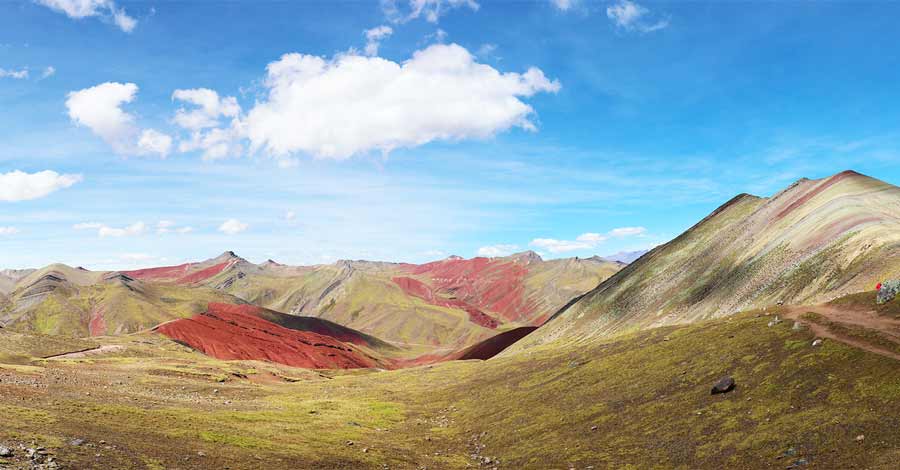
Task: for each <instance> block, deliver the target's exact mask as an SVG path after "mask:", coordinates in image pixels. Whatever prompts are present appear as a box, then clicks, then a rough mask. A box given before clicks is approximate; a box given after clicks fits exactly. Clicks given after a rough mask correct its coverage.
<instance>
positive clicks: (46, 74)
mask: <svg viewBox="0 0 900 470" xmlns="http://www.w3.org/2000/svg"><path fill="white" fill-rule="evenodd" d="M54 75H56V67H54V66H52V65H48V66H47V67H46V68H45V69H44V71H43V72H41V78H39V79H38V80H43V79H45V78H50V77H52V76H54Z"/></svg>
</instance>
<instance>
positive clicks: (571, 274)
mask: <svg viewBox="0 0 900 470" xmlns="http://www.w3.org/2000/svg"><path fill="white" fill-rule="evenodd" d="M619 269H621V265H620V264H617V263H613V262H609V261H606V260H601V259H577V258H571V259H560V260H550V261H544V260H542V259H541V258H540V256H538V255H537V254H536V253H534V252H524V253H517V254H514V255H510V256H507V257H498V258H472V259H463V258H460V257H456V256H453V257H449V258H446V259H444V260H440V261H435V262H432V263H426V264H422V265H413V264H404V263H386V262H373V261H350V260H343V261H338V262H336V263H334V264H328V265H319V266H284V265H280V264H278V263H268V262H267V263H263V264H262V265H259V266H256V265H252V266H246V265H244V264H242V263H235V264H234V265H233V266H230V267H228V268H225V269H223V270H222V271H221V272H219V273H217V274H215V275H214V276H212V277H209V278H207V279H205V280H203V281H201V284H204V285H208V286H212V287H215V288H217V289H220V290H222V291H224V292H227V293H228V294H231V295H234V296H235V297H238V298H241V299H243V300H245V301H247V302H249V303H253V304H256V305H260V306H263V307H266V308H271V309H273V310H278V311H283V312H289V313H291V314H294V315H304V316H314V317H320V318H324V319H328V320H331V321H333V322H335V323H339V324H341V325H345V326H348V327H351V328H354V329H356V330H359V331H364V332H366V333H368V334H371V335H373V336H376V337H378V338H381V339H383V340H387V341H391V342H394V343H395V344H398V345H403V346H405V347H409V348H413V349H419V350H421V351H422V352H426V351H430V350H431V349H433V348H436V347H437V348H445V349H449V350H455V349H458V348H460V347H465V346H469V345H471V344H474V343H476V342H478V341H481V340H484V339H486V338H489V337H491V336H493V335H495V334H496V333H497V331H496V330H501V331H503V330H506V329H509V328H515V327H519V326H535V325H540V324H541V323H543V322H544V321H545V320H546V319H547V318H549V317H550V315H551V314H552V313H553V312H555V311H556V310H558V309H559V308H560V307H562V306H563V305H565V304H566V303H567V302H569V301H570V300H572V299H573V298H575V297H576V296H578V295H581V294H584V293H585V292H587V291H589V290H590V289H592V288H593V287H595V286H596V285H597V284H599V283H600V282H601V281H602V280H604V279H606V278H607V277H609V276H611V275H612V274H613V273H615V272H617V271H618V270H619Z"/></svg>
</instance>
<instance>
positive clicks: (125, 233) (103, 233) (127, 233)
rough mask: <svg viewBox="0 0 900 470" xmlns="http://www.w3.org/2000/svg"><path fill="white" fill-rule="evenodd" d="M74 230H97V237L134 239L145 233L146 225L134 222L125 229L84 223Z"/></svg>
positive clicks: (74, 226) (76, 226) (75, 226)
mask: <svg viewBox="0 0 900 470" xmlns="http://www.w3.org/2000/svg"><path fill="white" fill-rule="evenodd" d="M72 228H74V229H75V230H97V235H98V236H100V237H102V238H105V237H135V236H138V235H143V234H144V233H146V231H147V224H145V223H143V222H135V223H133V224H131V225H129V226H127V227H123V228H113V227H110V226H108V225H105V224H101V223H98V222H84V223H80V224H75V225H73V226H72Z"/></svg>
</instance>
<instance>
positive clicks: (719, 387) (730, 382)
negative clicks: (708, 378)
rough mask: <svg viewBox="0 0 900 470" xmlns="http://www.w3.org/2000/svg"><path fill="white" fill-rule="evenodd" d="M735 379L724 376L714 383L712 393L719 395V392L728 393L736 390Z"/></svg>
mask: <svg viewBox="0 0 900 470" xmlns="http://www.w3.org/2000/svg"><path fill="white" fill-rule="evenodd" d="M734 386H735V383H734V379H733V378H732V377H722V378H721V379H719V381H718V382H716V384H715V385H713V387H712V390H710V395H717V394H719V393H728V392H730V391H732V390H734Z"/></svg>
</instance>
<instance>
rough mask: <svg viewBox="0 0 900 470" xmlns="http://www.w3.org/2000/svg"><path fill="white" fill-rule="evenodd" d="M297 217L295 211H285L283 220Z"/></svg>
mask: <svg viewBox="0 0 900 470" xmlns="http://www.w3.org/2000/svg"><path fill="white" fill-rule="evenodd" d="M296 218H297V213H296V212H294V211H287V212H285V213H284V220H289V221H290V220H294V219H296Z"/></svg>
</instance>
